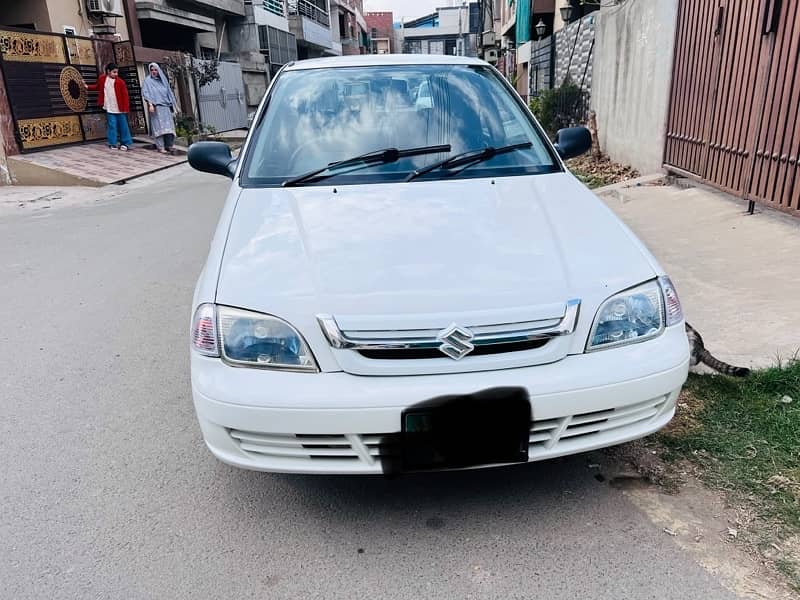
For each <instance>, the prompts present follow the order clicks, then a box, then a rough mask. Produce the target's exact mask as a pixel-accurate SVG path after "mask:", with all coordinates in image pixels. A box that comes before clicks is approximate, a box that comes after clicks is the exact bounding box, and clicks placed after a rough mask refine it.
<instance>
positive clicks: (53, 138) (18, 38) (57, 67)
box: [0, 28, 147, 152]
mask: <svg viewBox="0 0 800 600" xmlns="http://www.w3.org/2000/svg"><path fill="white" fill-rule="evenodd" d="M112 61H113V62H117V63H118V64H119V66H120V75H121V77H122V78H123V79H124V80H125V81H126V83H127V84H128V91H129V94H130V99H131V111H130V113H129V114H128V120H129V122H130V125H131V131H132V132H133V133H144V132H146V130H147V129H146V126H145V120H144V107H143V105H142V98H141V91H140V88H139V78H138V75H137V73H136V61H135V58H134V55H133V46H132V45H131V44H130V42H118V43H112V42H110V41H107V40H100V39H96V38H91V39H90V38H82V37H77V36H65V35H60V34H54V33H40V32H33V31H29V30H26V29H13V28H3V29H0V66H2V70H3V79H4V80H5V92H6V95H7V97H8V102H9V105H10V108H11V115H12V119H13V121H14V135H15V138H16V142H17V144H18V147H19V149H20V150H21V151H22V152H27V151H31V150H39V149H42V148H48V147H52V146H61V145H64V144H74V143H80V142H87V141H92V140H97V139H102V138H104V137H105V135H106V118H105V115H104V114H103V111H102V109H101V108H99V107H98V106H97V94H96V92H87V91H86V89H85V88H84V87H83V84H84V82H88V83H93V82H95V81H96V80H97V77H98V73H99V72H100V67H101V65H105V64H107V63H109V62H112Z"/></svg>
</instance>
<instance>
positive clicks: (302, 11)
mask: <svg viewBox="0 0 800 600" xmlns="http://www.w3.org/2000/svg"><path fill="white" fill-rule="evenodd" d="M289 14H290V15H302V16H304V17H308V18H309V19H311V20H312V21H315V22H317V23H319V24H320V25H324V26H325V27H330V26H331V19H330V16H329V15H328V13H327V12H326V11H325V10H323V9H321V8H320V7H319V6H317V5H316V4H314V3H313V2H311V1H310V0H289Z"/></svg>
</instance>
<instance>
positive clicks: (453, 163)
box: [406, 142, 533, 182]
mask: <svg viewBox="0 0 800 600" xmlns="http://www.w3.org/2000/svg"><path fill="white" fill-rule="evenodd" d="M532 146H533V144H532V143H531V142H525V143H523V144H512V145H510V146H501V147H500V148H494V147H493V146H488V147H486V148H481V149H480V150H468V151H467V152H462V153H461V154H456V155H455V156H451V157H450V158H447V159H445V160H441V161H439V162H435V163H433V164H432V165H428V166H427V167H422V168H421V169H417V170H416V171H414V172H413V173H412V174H411V175H409V176H408V177H406V182H408V181H413V180H414V179H416V178H417V177H421V176H422V175H425V174H426V173H430V172H431V171H435V170H436V169H454V168H456V167H461V166H463V167H464V168H466V167H468V166H472V165H475V164H478V163H480V162H485V161H487V160H490V159H492V158H494V157H495V156H497V155H498V154H508V153H509V152H514V151H516V150H524V149H526V148H530V147H532ZM462 170H463V169H462Z"/></svg>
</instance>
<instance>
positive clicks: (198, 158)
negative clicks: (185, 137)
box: [189, 142, 236, 179]
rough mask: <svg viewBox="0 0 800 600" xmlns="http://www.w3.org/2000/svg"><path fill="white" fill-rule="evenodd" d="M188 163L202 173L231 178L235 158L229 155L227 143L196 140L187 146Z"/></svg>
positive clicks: (234, 167) (234, 168) (234, 169)
mask: <svg viewBox="0 0 800 600" xmlns="http://www.w3.org/2000/svg"><path fill="white" fill-rule="evenodd" d="M189 164H190V165H192V168H193V169H196V170H198V171H202V172H203V173H213V174H214V175H224V176H225V177H229V178H231V179H233V175H234V173H236V159H235V158H233V157H232V156H231V149H230V147H229V146H228V144H224V143H222V142H197V143H195V144H192V145H191V146H189Z"/></svg>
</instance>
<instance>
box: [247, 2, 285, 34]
mask: <svg viewBox="0 0 800 600" xmlns="http://www.w3.org/2000/svg"><path fill="white" fill-rule="evenodd" d="M253 16H254V17H255V19H256V24H258V25H269V26H270V27H274V28H275V29H280V30H281V31H289V20H288V19H287V18H286V17H279V16H278V15H276V14H275V13H273V12H270V11H268V10H265V9H264V8H263V7H261V6H258V5H256V4H253Z"/></svg>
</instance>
